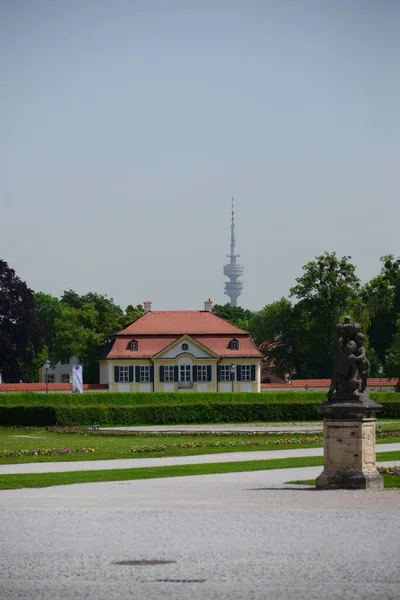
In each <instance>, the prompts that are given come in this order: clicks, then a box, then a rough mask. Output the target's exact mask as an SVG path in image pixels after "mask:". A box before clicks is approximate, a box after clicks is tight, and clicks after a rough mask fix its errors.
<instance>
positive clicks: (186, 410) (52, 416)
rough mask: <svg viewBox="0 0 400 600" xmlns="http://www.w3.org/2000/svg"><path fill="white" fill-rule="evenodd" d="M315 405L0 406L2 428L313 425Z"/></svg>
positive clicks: (392, 405) (394, 409)
mask: <svg viewBox="0 0 400 600" xmlns="http://www.w3.org/2000/svg"><path fill="white" fill-rule="evenodd" d="M379 416H380V417H382V418H400V402H398V401H397V402H384V404H383V409H382V411H381V412H380V413H379ZM320 419H321V416H320V415H319V413H318V412H317V410H316V403H315V402H294V403H288V402H274V403H265V402H253V403H252V404H247V403H242V402H230V403H229V402H223V403H213V404H211V403H210V404H207V403H195V404H162V405H154V404H147V405H142V406H134V405H129V406H126V405H125V406H124V405H114V406H113V405H110V404H103V405H100V404H96V405H80V406H79V405H67V406H62V405H60V404H57V405H46V406H45V405H18V406H0V424H1V425H3V426H12V425H14V426H17V425H19V426H29V425H30V426H33V425H36V426H45V425H86V426H88V425H89V426H90V425H92V424H93V423H100V424H101V425H103V426H104V425H168V424H182V423H235V422H236V423H238V422H242V423H246V422H254V421H266V422H269V421H271V422H272V421H316V420H320Z"/></svg>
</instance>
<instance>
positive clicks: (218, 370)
mask: <svg viewBox="0 0 400 600" xmlns="http://www.w3.org/2000/svg"><path fill="white" fill-rule="evenodd" d="M217 381H221V367H220V365H217Z"/></svg>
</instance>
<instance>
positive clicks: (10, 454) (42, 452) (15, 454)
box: [0, 448, 96, 458]
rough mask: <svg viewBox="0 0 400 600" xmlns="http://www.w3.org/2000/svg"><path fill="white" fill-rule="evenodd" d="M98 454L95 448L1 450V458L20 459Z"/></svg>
mask: <svg viewBox="0 0 400 600" xmlns="http://www.w3.org/2000/svg"><path fill="white" fill-rule="evenodd" d="M88 452H96V450H95V449H94V448H79V449H71V448H61V449H57V448H39V449H38V450H0V458H19V457H20V456H56V455H58V454H87V453H88Z"/></svg>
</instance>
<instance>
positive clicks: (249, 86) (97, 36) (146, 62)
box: [0, 0, 400, 309]
mask: <svg viewBox="0 0 400 600" xmlns="http://www.w3.org/2000/svg"><path fill="white" fill-rule="evenodd" d="M0 57H1V58H0V86H1V94H0V205H1V206H0V220H1V231H0V258H2V259H4V260H6V261H7V262H8V263H9V265H10V266H11V267H13V268H14V269H15V270H16V272H17V274H18V275H19V276H20V277H21V278H22V279H24V280H25V281H27V283H28V285H29V286H30V287H31V288H33V289H34V290H35V291H40V290H41V291H45V292H48V293H51V294H53V295H56V296H60V295H61V294H62V292H63V290H65V289H71V288H72V289H75V290H76V291H77V292H79V293H86V292H88V291H93V292H99V293H103V294H107V295H108V296H112V297H113V298H114V299H115V301H116V302H117V303H119V304H121V305H122V306H123V307H125V306H126V305H127V304H130V303H132V304H137V303H141V302H142V301H143V300H147V299H149V300H152V302H153V309H196V308H199V309H200V308H202V306H203V300H204V299H206V298H208V297H211V298H212V300H214V302H218V303H224V302H227V301H228V297H227V296H224V294H223V282H224V277H223V274H222V266H223V264H224V262H225V260H226V258H225V255H226V254H227V253H228V251H229V236H230V201H231V196H234V197H235V201H236V213H237V231H236V238H237V250H238V252H239V253H240V254H241V262H242V263H243V265H244V269H245V271H244V276H243V281H244V294H243V296H241V297H240V298H239V303H240V304H241V305H242V306H245V307H247V308H250V309H259V308H261V307H262V306H264V305H265V304H267V303H269V302H272V301H274V300H277V299H279V298H280V297H281V296H283V295H287V294H288V290H289V288H290V286H292V285H294V283H295V278H296V277H298V276H300V275H301V272H302V271H301V267H302V265H304V264H305V263H306V262H307V261H309V260H311V259H313V258H314V257H315V256H317V255H319V254H321V253H322V252H323V251H324V250H328V251H333V250H335V251H336V252H337V253H338V254H339V255H340V256H342V255H343V254H350V255H351V256H352V258H353V261H354V263H355V264H356V265H357V272H358V275H359V276H360V277H361V279H362V280H363V281H366V280H368V279H369V278H371V277H373V276H374V275H375V274H377V273H378V272H379V269H380V262H379V257H380V256H382V255H384V254H387V253H394V254H396V255H397V254H399V244H398V240H399V224H400V202H399V200H398V190H399V189H400V168H399V159H400V141H399V140H400V116H399V107H400V67H399V64H400V62H399V57H400V2H399V1H398V0H379V1H378V0H351V1H348V0H271V1H269V0H241V1H237V0H196V1H193V0H129V1H128V0H68V1H66V0H0Z"/></svg>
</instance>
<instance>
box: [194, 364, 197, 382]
mask: <svg viewBox="0 0 400 600" xmlns="http://www.w3.org/2000/svg"><path fill="white" fill-rule="evenodd" d="M193 381H197V366H196V365H193Z"/></svg>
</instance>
